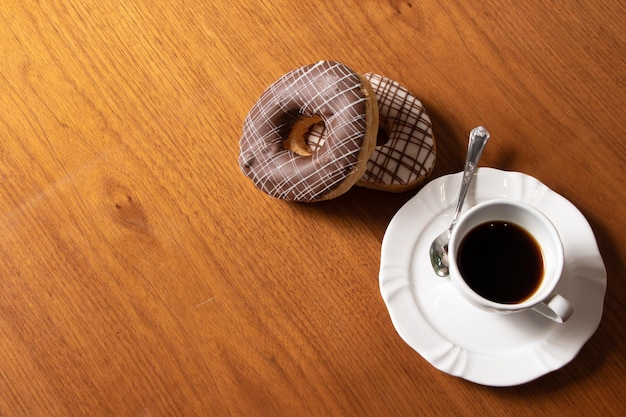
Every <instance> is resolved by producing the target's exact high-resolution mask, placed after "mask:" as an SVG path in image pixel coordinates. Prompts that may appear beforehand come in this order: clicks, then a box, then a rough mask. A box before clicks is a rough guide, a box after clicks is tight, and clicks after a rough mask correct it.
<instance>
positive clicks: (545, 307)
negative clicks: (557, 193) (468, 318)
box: [448, 198, 573, 323]
mask: <svg viewBox="0 0 626 417" xmlns="http://www.w3.org/2000/svg"><path fill="white" fill-rule="evenodd" d="M490 221H504V222H509V223H514V224H517V225H518V226H521V227H522V228H523V229H525V230H526V231H527V232H529V233H530V234H531V235H532V236H533V237H534V239H535V241H536V242H537V243H538V244H539V247H540V248H541V253H542V257H543V268H544V274H543V278H542V280H541V284H540V285H539V287H538V288H537V289H536V291H535V292H534V293H533V294H532V295H531V296H530V297H529V298H527V299H525V300H523V301H521V302H519V303H514V304H503V303H497V302H495V301H492V300H489V299H487V298H484V297H482V296H481V295H480V294H478V293H476V292H475V291H474V290H472V288H471V287H470V286H469V285H468V284H467V282H466V281H465V279H464V278H463V275H462V274H461V271H460V270H459V264H458V258H457V255H458V250H459V245H460V243H461V242H462V241H463V239H464V237H465V236H466V235H467V233H468V232H470V231H471V230H472V229H474V228H475V227H476V226H478V225H481V224H483V223H486V222H490ZM448 256H449V261H450V276H449V277H450V280H451V282H452V284H453V285H455V287H456V289H457V290H458V291H459V292H460V293H461V295H463V296H464V297H465V299H466V300H468V301H469V302H470V303H473V304H474V305H476V306H477V307H479V308H482V309H485V310H487V311H493V312H497V313H505V314H508V313H513V312H519V311H521V310H526V309H532V310H535V311H537V312H538V313H540V314H542V315H544V316H545V317H547V318H549V319H551V320H554V321H555V322H557V323H563V322H565V321H567V320H568V319H569V318H570V317H571V315H572V313H573V309H572V306H571V304H570V303H569V302H568V301H567V299H566V298H565V297H563V296H562V295H560V294H557V293H556V292H555V289H556V287H557V285H558V283H559V280H560V279H561V276H562V272H563V262H564V259H563V245H562V243H561V238H560V236H559V232H558V231H557V230H556V227H554V224H553V223H552V222H551V221H550V219H548V218H547V217H546V216H545V215H544V214H543V213H542V212H541V211H540V210H538V209H537V208H535V207H534V206H533V205H531V204H526V203H524V202H522V201H518V200H513V199H510V198H496V199H493V200H488V201H484V202H482V203H479V204H477V205H476V206H474V207H472V208H470V209H469V210H467V211H466V212H465V213H463V214H462V216H461V217H460V218H459V221H458V223H457V225H456V227H455V228H454V230H453V231H452V236H451V238H450V243H449V250H448ZM501 272H502V279H503V280H506V279H507V277H506V271H501Z"/></svg>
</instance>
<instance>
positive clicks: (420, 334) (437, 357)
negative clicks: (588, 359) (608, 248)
mask: <svg viewBox="0 0 626 417" xmlns="http://www.w3.org/2000/svg"><path fill="white" fill-rule="evenodd" d="M461 175H462V174H461V173H457V174H453V175H447V176H444V177H441V178H437V179H435V180H433V181H432V182H430V183H429V184H427V185H426V186H425V187H424V188H423V189H422V190H420V192H419V193H418V194H417V195H416V196H415V197H413V198H412V199H411V200H409V201H408V202H407V203H406V204H405V205H404V206H403V207H402V208H401V209H400V210H399V211H398V213H397V214H396V215H395V216H394V218H393V219H392V220H391V223H390V224H389V227H388V229H387V231H386V233H385V237H384V239H383V243H382V254H381V267H380V291H381V294H382V296H383V299H384V300H385V303H386V305H387V308H388V309H389V314H390V316H391V320H392V322H393V325H394V326H395V328H396V330H397V332H398V334H399V335H400V336H401V337H402V338H403V339H404V341H405V342H406V343H408V344H409V346H411V347H412V348H413V349H415V350H416V351H417V352H418V353H419V354H420V355H421V356H422V357H424V358H425V359H426V360H427V361H428V362H430V363H431V364H432V365H433V366H434V367H435V368H437V369H439V370H441V371H443V372H446V373H448V374H451V375H455V376H458V377H461V378H464V379H467V380H469V381H472V382H476V383H478V384H483V385H490V386H510V385H517V384H522V383H525V382H528V381H530V380H533V379H535V378H538V377H540V376H542V375H544V374H546V373H548V372H551V371H554V370H556V369H558V368H560V367H562V366H564V365H565V364H567V363H568V362H570V361H571V360H572V359H573V358H574V357H575V356H576V355H577V354H578V352H579V351H580V349H581V348H582V346H583V345H584V344H585V342H587V340H589V338H590V337H591V335H592V334H593V333H594V332H595V331H596V329H597V328H598V325H599V324H600V319H601V317H602V308H603V303H604V294H605V291H606V269H605V267H604V262H603V261H602V257H601V256H600V252H599V250H598V246H597V243H596V240H595V236H594V234H593V231H592V230H591V227H590V226H589V223H588V222H587V220H586V219H585V217H584V216H583V215H582V214H581V213H580V211H578V209H577V208H576V207H575V206H574V205H573V204H572V203H570V202H569V201H567V200H566V199H565V198H563V197H562V196H560V195H559V194H557V193H555V192H554V191H552V190H550V189H549V188H548V187H546V186H545V185H544V184H542V183H541V182H539V181H538V180H536V179H535V178H533V177H530V176H528V175H525V174H522V173H518V172H507V171H500V170H497V169H492V168H480V169H479V170H478V172H477V174H476V177H475V178H474V182H473V183H472V186H471V188H470V190H469V192H468V195H467V200H466V201H465V205H464V210H466V209H468V208H470V207H472V206H473V205H475V204H477V203H479V202H481V201H485V200H489V199H492V198H511V199H516V200H521V201H524V202H526V203H528V204H531V205H533V206H535V207H537V208H539V209H540V210H541V211H543V212H544V213H545V214H546V215H547V216H548V218H549V219H550V220H552V222H553V223H554V225H555V226H556V228H557V230H558V231H559V234H560V235H561V240H562V242H563V249H564V252H565V266H564V271H563V274H564V275H563V279H562V280H561V283H560V284H559V287H558V288H557V291H558V292H559V293H560V294H562V295H563V296H565V297H566V298H567V299H568V300H569V301H570V302H571V303H572V304H573V306H574V314H573V315H572V317H571V318H570V319H569V320H568V321H567V322H566V323H564V324H557V323H554V322H552V321H550V320H548V319H546V318H544V317H542V316H540V315H538V314H537V313H535V312H533V311H525V312H521V313H515V314H508V315H501V314H498V313H489V312H486V311H482V310H479V309H478V308H476V307H474V306H472V305H471V304H469V303H468V302H467V301H465V300H464V299H463V298H462V296H461V295H459V294H458V293H457V292H456V290H455V289H454V288H453V287H452V285H451V283H450V282H449V281H448V279H446V278H439V277H437V276H436V275H435V273H434V272H433V270H432V268H431V265H430V259H429V256H428V249H429V247H430V244H431V242H432V240H433V239H434V238H435V237H436V236H437V235H438V234H439V233H441V231H443V230H445V229H446V228H447V227H448V226H449V225H450V222H451V220H452V214H453V213H452V212H453V210H454V206H455V205H456V200H457V197H458V190H459V187H460V182H461Z"/></svg>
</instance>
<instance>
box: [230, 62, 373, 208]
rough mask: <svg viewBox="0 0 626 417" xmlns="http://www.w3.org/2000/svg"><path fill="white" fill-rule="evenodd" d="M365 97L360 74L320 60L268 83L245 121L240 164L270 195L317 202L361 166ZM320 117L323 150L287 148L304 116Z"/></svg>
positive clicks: (338, 64) (256, 183)
mask: <svg viewBox="0 0 626 417" xmlns="http://www.w3.org/2000/svg"><path fill="white" fill-rule="evenodd" d="M366 100H371V99H370V98H368V97H367V95H366V93H365V92H364V90H363V88H362V81H361V78H360V77H359V75H358V74H356V73H355V72H354V71H352V70H351V69H349V68H348V67H346V66H345V65H343V64H341V63H338V62H333V61H320V62H318V63H315V64H311V65H307V66H304V67H301V68H298V69H295V70H293V71H291V72H289V73H287V74H285V75H284V76H282V77H281V78H280V79H278V80H277V81H276V82H274V83H273V84H272V85H270V86H269V87H268V88H267V89H266V90H265V92H264V93H263V94H262V95H261V97H260V98H259V100H258V101H257V102H256V103H255V104H254V106H253V107H252V109H251V110H250V113H249V114H248V116H247V117H246V119H245V121H244V126H243V133H242V136H241V140H240V155H239V166H240V168H241V170H242V171H243V172H244V174H246V175H247V176H248V177H249V178H250V179H251V180H252V181H253V182H254V184H255V185H256V186H257V187H258V188H259V189H261V190H262V191H264V192H265V193H267V194H269V195H270V196H272V197H276V198H280V199H284V200H290V201H316V200H320V199H323V198H324V196H325V195H326V194H327V193H329V192H330V191H332V190H333V189H335V188H336V187H338V186H339V184H341V183H342V182H343V181H344V180H345V179H346V178H347V177H348V176H349V174H350V173H352V171H353V170H354V168H355V166H356V165H357V164H358V161H359V155H360V152H361V150H362V147H363V143H364V138H365V135H366V129H367V120H366ZM302 115H304V116H313V115H318V116H320V117H321V119H322V122H323V129H321V130H319V131H320V132H321V135H322V136H323V138H322V140H320V143H321V146H315V147H314V153H313V154H312V155H311V156H301V155H298V154H296V153H294V152H292V151H290V150H288V149H285V147H284V145H283V142H284V141H285V140H286V139H287V137H288V134H289V131H290V129H291V126H292V125H293V123H294V121H295V120H296V119H297V118H298V117H300V116H302Z"/></svg>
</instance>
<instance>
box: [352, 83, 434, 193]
mask: <svg viewBox="0 0 626 417" xmlns="http://www.w3.org/2000/svg"><path fill="white" fill-rule="evenodd" d="M365 76H366V78H367V79H368V80H369V82H370V84H371V86H372V89H373V90H374V94H375V96H376V101H377V102H378V112H379V127H378V139H377V145H376V148H375V149H374V152H373V153H372V155H371V156H370V158H369V160H368V161H367V168H366V170H365V174H364V175H363V177H361V179H360V180H359V181H358V182H357V184H356V185H358V186H361V187H366V188H372V189H377V190H384V191H392V192H402V191H405V190H408V189H411V188H413V187H416V186H418V185H420V184H421V183H423V182H424V181H425V180H426V178H427V177H428V176H429V175H430V173H431V172H432V170H433V168H434V166H435V154H436V152H435V139H434V137H433V131H432V123H431V120H430V117H429V116H428V115H427V114H426V111H425V109H424V106H423V105H422V103H421V102H420V101H419V100H418V99H417V98H415V97H414V96H413V95H412V94H411V93H410V92H409V90H407V89H406V88H404V87H402V86H401V85H400V84H398V83H397V82H396V81H393V80H390V79H388V78H385V77H383V76H381V75H378V74H373V73H367V74H365Z"/></svg>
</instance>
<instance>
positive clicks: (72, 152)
mask: <svg viewBox="0 0 626 417" xmlns="http://www.w3.org/2000/svg"><path fill="white" fill-rule="evenodd" d="M625 22H626V8H625V7H624V5H623V4H622V2H595V1H591V0H581V1H578V2H570V3H568V4H563V3H562V2H555V1H542V2H540V1H535V0H530V1H525V2H515V1H510V0H504V1H485V2H483V4H482V5H481V6H480V7H477V6H476V5H475V4H473V3H468V2H464V1H457V0H449V1H439V2H436V1H422V2H412V1H396V0H388V1H374V0H366V1H355V0H340V1H336V2H333V3H332V6H331V5H330V3H324V2H321V1H312V2H308V3H304V4H302V5H295V4H294V3H293V2H287V1H284V0H274V1H271V2H270V1H265V0H242V1H240V2H236V3H233V2H227V1H221V0H218V1H213V2H206V1H199V0H186V1H181V0H168V1H163V0H143V1H140V0H130V1H125V2H117V1H109V0H102V1H98V2H90V1H81V0H67V1H44V0H41V1H34V0H21V1H16V0H6V1H4V2H3V3H2V5H0V56H1V57H2V60H0V138H1V140H0V393H1V394H0V415H1V416H24V417H26V416H28V417H32V416H109V415H115V416H157V415H180V416H207V415H215V416H229V415H230V416H239V415H259V416H260V415H266V416H279V415H298V416H307V415H311V416H314V415H315V416H318V415H323V416H352V415H353V416H381V415H387V416H406V415H442V416H443V415H459V416H471V415H499V414H503V413H507V414H515V415H520V416H525V415H528V416H530V415H555V416H556V415H624V414H626V402H625V401H624V399H623V391H624V389H625V388H626V379H625V375H626V359H625V357H624V354H623V352H624V351H625V349H626V344H625V343H626V342H625V340H626V332H625V331H624V325H623V323H624V321H625V320H626V309H625V308H624V303H623V298H624V296H625V295H626V284H625V283H624V281H623V280H622V279H621V277H622V275H623V274H624V270H625V269H626V252H625V250H624V248H626V237H625V235H624V233H623V232H624V230H626V220H624V219H626V209H625V206H624V201H625V200H626V187H625V186H624V185H623V178H624V174H623V167H624V166H625V165H626V163H625V162H626V158H625V156H626V149H625V146H624V136H625V135H626V124H625V122H624V120H626V113H625V110H624V97H626V85H625V82H624V74H625V70H626V58H625V57H626V54H625V52H626V35H624V32H623V26H624V23H625ZM320 59H334V60H339V61H342V62H344V63H346V64H347V65H349V66H351V67H352V68H354V69H355V70H357V71H359V72H366V71H373V72H377V73H380V74H384V75H386V76H388V77H390V78H392V79H395V80H398V81H399V82H401V83H402V84H403V85H405V86H406V87H408V88H409V89H410V90H411V91H413V92H414V93H415V94H416V95H417V96H418V97H419V98H420V99H421V100H422V101H423V103H424V104H425V105H426V107H427V109H428V111H429V113H430V115H431V117H432V118H433V123H434V133H435V135H436V138H437V146H438V160H437V166H436V169H435V173H434V176H433V178H434V177H438V176H441V175H443V174H447V173H451V172H456V171H459V170H460V169H461V166H462V161H463V159H464V152H465V141H466V137H467V132H468V131H469V130H470V129H471V128H472V127H474V126H477V125H479V124H484V125H485V126H487V127H488V128H489V130H490V132H491V133H492V137H493V140H492V141H491V143H490V145H489V147H488V148H487V150H486V151H485V153H484V156H483V162H482V163H483V164H484V165H488V166H493V167H497V168H500V169H506V170H515V171H521V172H525V173H527V174H530V175H532V176H535V177H537V178H539V179H540V180H541V181H542V182H544V183H545V184H547V185H548V186H549V187H551V188H553V189H554V190H555V191H557V192H559V193H560V194H562V195H563V196H565V197H566V198H568V199H569V200H570V201H572V202H573V203H574V204H575V205H576V206H577V207H578V208H579V209H580V210H581V211H582V212H583V213H584V214H585V216H586V217H587V218H588V219H589V221H590V223H591V225H592V228H593V229H594V232H595V234H596V236H597V239H598V244H599V246H600V250H601V253H602V255H603V258H604V261H605V264H606V267H607V270H608V279H609V286H608V291H607V295H606V300H605V309H604V317H603V321H602V323H601V325H600V327H599V329H598V331H597V332H596V334H595V335H594V336H593V337H592V338H591V340H590V341H589V342H588V343H587V344H586V345H585V346H584V348H583V349H582V350H581V352H580V354H579V355H578V356H577V357H576V358H575V359H574V360H573V361H572V362H571V363H570V364H568V365H566V366H565V367H564V368H563V369H561V370H559V371H557V372H554V373H552V374H549V375H546V376H544V377H542V378H539V379H538V380H536V381H533V382H531V383H528V384H525V385H522V386H518V387H513V388H508V389H493V388H488V387H483V386H478V385H475V384H472V383H469V382H466V381H463V380H461V379H458V378H455V377H451V376H448V375H446V374H443V373H441V372H439V371H436V370H435V369H434V368H433V367H432V366H431V365H429V364H428V363H427V362H426V361H425V360H423V359H422V358H421V357H420V356H419V355H418V354H417V353H416V352H414V351H413V350H412V349H411V348H409V347H408V346H407V345H406V344H405V343H404V342H403V341H402V340H401V339H400V338H399V336H398V335H397V333H396V332H395V329H394V328H393V326H392V324H391V321H390V320H389V315H388V313H387V310H386V308H385V305H384V303H383V301H382V298H381V297H380V293H379V289H378V267H379V256H380V244H381V241H382V237H383V234H384V232H385V229H386V227H387V224H388V222H389V221H390V219H391V218H392V217H393V215H394V214H395V212H396V211H397V210H398V209H399V208H400V207H401V206H402V204H403V203H404V202H405V201H407V200H408V199H409V198H410V197H411V196H413V195H414V194H415V192H416V190H414V191H412V192H408V193H403V194H399V195H395V194H385V193H382V192H376V191H370V190H364V189H353V190H351V191H350V192H348V193H347V194H346V195H344V196H342V197H340V198H338V199H336V200H332V201H329V202H324V203H319V204H313V205H302V204H301V205H298V204H286V203H284V202H281V201H276V200H273V199H271V198H269V197H267V196H265V195H263V194H262V193H260V192H259V191H258V190H256V189H255V188H254V186H253V185H252V183H251V182H250V181H249V180H248V179H247V178H246V177H245V176H243V174H241V172H240V171H239V168H238V166H237V156H238V152H239V148H238V140H239V135H240V134H241V126H242V122H243V119H244V117H245V115H246V114H247V112H248V110H249V108H250V107H251V106H252V104H253V103H254V102H255V101H256V99H257V98H258V96H259V95H260V94H261V92H262V91H263V90H264V89H265V87H267V86H268V85H269V84H270V83H271V82H273V81H274V80H275V79H277V78H278V77H280V76H281V75H282V74H283V73H285V72H286V71H288V70H291V69H293V68H296V67H299V66H302V65H305V64H308V63H312V62H315V61H317V60H320Z"/></svg>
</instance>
